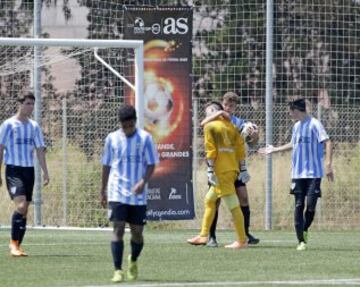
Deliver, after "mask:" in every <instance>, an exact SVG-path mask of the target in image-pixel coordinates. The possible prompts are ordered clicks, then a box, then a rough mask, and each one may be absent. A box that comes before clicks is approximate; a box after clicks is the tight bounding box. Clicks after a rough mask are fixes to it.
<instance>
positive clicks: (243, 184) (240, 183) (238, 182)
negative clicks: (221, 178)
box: [234, 179, 246, 188]
mask: <svg viewBox="0 0 360 287" xmlns="http://www.w3.org/2000/svg"><path fill="white" fill-rule="evenodd" d="M234 185H235V188H238V187H240V186H246V184H245V183H243V182H242V181H241V180H238V179H237V180H235V182H234Z"/></svg>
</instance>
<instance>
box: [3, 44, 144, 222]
mask: <svg viewBox="0 0 360 287" xmlns="http://www.w3.org/2000/svg"><path fill="white" fill-rule="evenodd" d="M142 57H143V43H142V41H131V40H114V41H112V40H71V39H66V40H63V39H29V38H26V39H25V38H12V39H10V38H0V86H1V92H2V94H3V95H6V96H5V97H1V99H0V105H1V106H2V107H3V108H2V113H1V119H0V120H1V121H3V120H5V119H6V118H8V117H11V116H12V115H13V114H14V113H15V112H16V108H17V105H16V99H17V97H18V96H19V95H21V94H22V93H23V92H26V91H33V90H34V88H33V87H34V86H35V85H34V84H35V83H34V80H35V81H36V78H34V75H33V74H34V69H38V70H39V71H40V75H41V80H40V81H41V85H40V87H41V90H40V93H41V101H40V102H41V109H40V111H41V112H40V114H39V115H38V119H39V122H40V124H41V126H42V129H43V132H44V138H45V140H46V145H47V163H48V168H49V171H51V174H50V178H51V184H50V185H49V186H47V187H45V188H42V190H41V197H39V196H38V194H39V193H38V191H37V190H36V189H35V190H34V192H35V193H36V194H35V195H34V204H35V208H34V209H31V210H34V212H35V213H36V212H37V210H40V212H41V218H42V222H41V223H42V224H43V225H52V226H54V225H55V226H56V225H59V226H60V225H61V226H64V225H67V226H102V225H104V224H106V223H107V221H106V218H107V216H106V211H105V210H104V209H102V208H101V207H100V204H99V195H98V194H99V187H100V183H101V178H100V176H101V164H100V157H101V153H102V147H103V142H104V139H105V137H106V135H107V134H108V133H109V132H111V131H113V130H115V129H116V128H117V127H118V114H117V111H118V107H119V105H120V104H121V103H123V102H124V94H125V92H126V91H127V89H128V90H129V91H132V94H133V95H134V96H135V105H136V108H137V110H138V119H139V121H138V124H139V125H142V121H143V120H142V114H143V113H142V110H143V103H142V97H138V95H140V91H142V89H143V87H142V83H143V60H142ZM36 116H37V115H36V111H35V117H36ZM3 178H4V177H3ZM5 198H6V197H5ZM36 199H38V200H36ZM37 204H38V205H39V206H36V205H37ZM0 208H1V210H2V211H4V210H5V211H6V212H1V218H0V224H5V225H7V224H9V219H10V215H11V212H12V209H13V207H12V204H11V203H10V201H9V200H7V198H6V200H2V201H1V203H0ZM32 218H33V216H32V214H30V216H29V219H30V224H31V220H32Z"/></svg>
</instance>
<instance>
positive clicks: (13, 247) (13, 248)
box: [9, 240, 23, 257]
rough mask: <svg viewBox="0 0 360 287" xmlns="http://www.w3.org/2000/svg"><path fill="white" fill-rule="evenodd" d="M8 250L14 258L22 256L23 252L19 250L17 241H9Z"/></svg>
mask: <svg viewBox="0 0 360 287" xmlns="http://www.w3.org/2000/svg"><path fill="white" fill-rule="evenodd" d="M9 249H10V254H11V256H14V257H20V256H23V255H22V254H23V252H22V251H21V250H20V248H19V241H17V240H10V243H9Z"/></svg>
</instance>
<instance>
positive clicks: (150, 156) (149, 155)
mask: <svg viewBox="0 0 360 287" xmlns="http://www.w3.org/2000/svg"><path fill="white" fill-rule="evenodd" d="M144 152H145V161H146V164H147V165H154V164H157V163H159V156H158V153H157V149H156V145H155V143H154V140H153V138H152V136H151V135H148V136H147V137H146V140H145V146H144Z"/></svg>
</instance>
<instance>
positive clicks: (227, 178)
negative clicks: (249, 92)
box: [187, 102, 247, 249]
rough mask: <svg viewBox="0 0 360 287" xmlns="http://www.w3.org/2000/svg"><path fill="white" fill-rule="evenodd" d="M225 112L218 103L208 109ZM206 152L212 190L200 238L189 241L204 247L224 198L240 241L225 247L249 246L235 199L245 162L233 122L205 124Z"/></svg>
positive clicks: (209, 193)
mask: <svg viewBox="0 0 360 287" xmlns="http://www.w3.org/2000/svg"><path fill="white" fill-rule="evenodd" d="M221 109H222V106H221V104H220V103H219V102H212V103H211V104H210V105H209V106H208V107H207V108H206V115H207V116H211V115H212V114H214V113H215V112H217V111H219V110H221ZM204 135H205V152H206V159H207V164H208V181H209V183H210V184H211V188H210V189H209V191H208V193H207V194H206V196H205V212H204V216H203V221H202V226H201V232H200V235H198V236H195V237H194V238H191V239H188V240H187V242H188V243H190V244H193V245H205V244H206V242H207V239H208V235H209V230H210V225H211V223H212V222H213V220H214V216H215V213H216V201H217V200H218V199H219V198H222V199H223V201H224V202H225V204H226V206H227V207H228V209H229V210H230V211H231V214H232V217H233V221H234V225H235V231H236V235H237V240H236V241H234V242H233V243H232V244H229V245H226V246H225V248H233V249H240V248H244V247H246V246H247V243H246V240H247V238H246V234H245V229H244V217H243V214H242V212H241V209H240V205H239V200H238V197H237V196H236V191H235V187H234V181H235V180H236V178H237V177H238V175H239V162H240V161H242V160H244V159H245V145H244V140H243V139H242V137H241V136H240V134H239V133H238V132H237V130H236V128H235V127H234V126H233V125H232V124H231V122H229V121H227V120H224V119H223V118H221V117H220V118H218V119H217V120H214V121H212V122H210V123H208V124H206V125H205V128H204Z"/></svg>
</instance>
